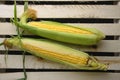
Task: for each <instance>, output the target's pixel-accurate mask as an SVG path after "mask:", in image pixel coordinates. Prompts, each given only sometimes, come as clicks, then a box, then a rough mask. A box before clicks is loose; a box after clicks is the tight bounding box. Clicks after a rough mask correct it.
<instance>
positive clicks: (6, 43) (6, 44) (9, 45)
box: [3, 39, 13, 48]
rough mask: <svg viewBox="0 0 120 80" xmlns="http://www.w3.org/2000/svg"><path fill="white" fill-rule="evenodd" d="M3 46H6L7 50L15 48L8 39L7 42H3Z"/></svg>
mask: <svg viewBox="0 0 120 80" xmlns="http://www.w3.org/2000/svg"><path fill="white" fill-rule="evenodd" d="M3 44H4V46H5V47H7V48H12V47H13V45H12V44H10V43H9V42H8V40H7V39H5V40H4V41H3Z"/></svg>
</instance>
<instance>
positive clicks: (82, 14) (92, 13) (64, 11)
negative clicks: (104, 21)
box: [0, 5, 120, 19]
mask: <svg viewBox="0 0 120 80" xmlns="http://www.w3.org/2000/svg"><path fill="white" fill-rule="evenodd" d="M30 7H31V8H33V9H35V10H37V15H38V18H117V19H119V18H120V6H119V5H30ZM17 8H18V16H19V17H20V15H21V14H22V13H23V5H18V7H17ZM13 9H14V8H13V5H0V10H1V11H2V12H1V13H0V17H1V18H9V17H13V14H14V13H13ZM3 13H4V14H3Z"/></svg>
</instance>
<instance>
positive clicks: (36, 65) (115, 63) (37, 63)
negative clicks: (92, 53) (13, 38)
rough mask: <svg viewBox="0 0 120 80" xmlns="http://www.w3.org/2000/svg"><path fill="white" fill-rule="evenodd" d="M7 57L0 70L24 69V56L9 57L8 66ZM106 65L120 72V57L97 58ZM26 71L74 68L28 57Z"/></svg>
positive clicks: (1, 62) (0, 65) (0, 63)
mask: <svg viewBox="0 0 120 80" xmlns="http://www.w3.org/2000/svg"><path fill="white" fill-rule="evenodd" d="M4 58H5V56H4V55H0V68H5V69H7V68H8V69H13V68H15V69H22V68H23V66H22V55H8V58H7V66H6V64H5V59H4ZM97 58H98V59H99V60H100V61H102V62H104V63H110V64H109V67H108V70H120V57H119V56H118V57H105V56H101V57H100V56H99V57H97ZM25 65H26V69H74V68H72V67H69V66H66V65H62V64H59V63H55V62H51V61H46V60H43V59H41V58H37V57H35V56H32V55H31V56H28V55H27V56H26V64H25Z"/></svg>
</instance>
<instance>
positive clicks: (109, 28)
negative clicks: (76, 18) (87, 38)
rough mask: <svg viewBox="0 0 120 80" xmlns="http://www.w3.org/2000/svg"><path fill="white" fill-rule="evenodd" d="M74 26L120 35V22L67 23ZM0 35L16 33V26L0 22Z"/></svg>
mask: <svg viewBox="0 0 120 80" xmlns="http://www.w3.org/2000/svg"><path fill="white" fill-rule="evenodd" d="M69 25H74V26H84V27H93V28H96V29H98V30H100V31H102V32H103V33H105V35H120V31H119V30H120V24H81V23H69ZM0 28H1V29H0V35H16V34H17V32H16V27H15V26H14V25H12V24H11V23H0Z"/></svg>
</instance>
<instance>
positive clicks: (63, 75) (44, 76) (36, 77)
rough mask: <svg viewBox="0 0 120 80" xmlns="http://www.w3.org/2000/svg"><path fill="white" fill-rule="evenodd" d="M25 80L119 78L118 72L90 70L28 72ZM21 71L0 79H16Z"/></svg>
mask: <svg viewBox="0 0 120 80" xmlns="http://www.w3.org/2000/svg"><path fill="white" fill-rule="evenodd" d="M27 75H28V79H27V80H101V79H103V80H114V79H115V80H119V79H120V76H119V75H120V73H103V72H101V73H95V72H93V73H90V72H28V73H27ZM22 77H23V73H20V72H19V73H7V74H0V80H17V79H18V78H22Z"/></svg>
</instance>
